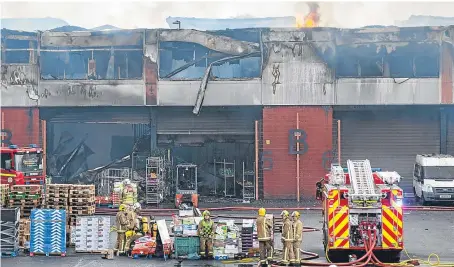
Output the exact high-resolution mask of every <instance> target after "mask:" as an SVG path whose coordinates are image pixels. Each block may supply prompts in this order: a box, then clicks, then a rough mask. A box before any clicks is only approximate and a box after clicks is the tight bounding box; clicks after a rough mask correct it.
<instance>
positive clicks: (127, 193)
mask: <svg viewBox="0 0 454 267" xmlns="http://www.w3.org/2000/svg"><path fill="white" fill-rule="evenodd" d="M134 191H135V190H134V186H133V185H132V184H131V180H129V179H125V180H123V190H122V192H121V204H126V205H130V206H132V205H133V204H134V202H135V199H136V198H137V197H136V195H137V193H135V192H134Z"/></svg>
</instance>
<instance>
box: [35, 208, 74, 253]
mask: <svg viewBox="0 0 454 267" xmlns="http://www.w3.org/2000/svg"><path fill="white" fill-rule="evenodd" d="M30 219H31V229H30V256H34V254H35V253H38V254H45V255H46V256H49V255H50V254H60V255H61V256H65V255H66V210H55V209H33V210H32V212H31V216H30Z"/></svg>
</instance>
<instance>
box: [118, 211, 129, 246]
mask: <svg viewBox="0 0 454 267" xmlns="http://www.w3.org/2000/svg"><path fill="white" fill-rule="evenodd" d="M116 224H117V242H116V244H115V249H116V250H117V251H118V253H124V252H125V239H126V237H125V233H126V230H127V227H128V218H127V214H126V205H123V204H122V205H120V207H119V208H118V212H117V216H116Z"/></svg>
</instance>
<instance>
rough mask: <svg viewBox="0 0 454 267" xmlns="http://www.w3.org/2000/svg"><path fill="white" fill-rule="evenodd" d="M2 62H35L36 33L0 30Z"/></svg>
mask: <svg viewBox="0 0 454 267" xmlns="http://www.w3.org/2000/svg"><path fill="white" fill-rule="evenodd" d="M1 45H2V56H1V58H2V64H36V59H37V48H38V34H37V33H33V32H23V31H13V30H7V29H2V30H1Z"/></svg>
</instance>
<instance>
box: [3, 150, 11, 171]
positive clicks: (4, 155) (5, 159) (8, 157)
mask: <svg viewBox="0 0 454 267" xmlns="http://www.w3.org/2000/svg"><path fill="white" fill-rule="evenodd" d="M11 159H12V157H11V153H2V155H1V165H2V166H1V168H2V169H6V161H7V160H11ZM11 167H13V166H11Z"/></svg>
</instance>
